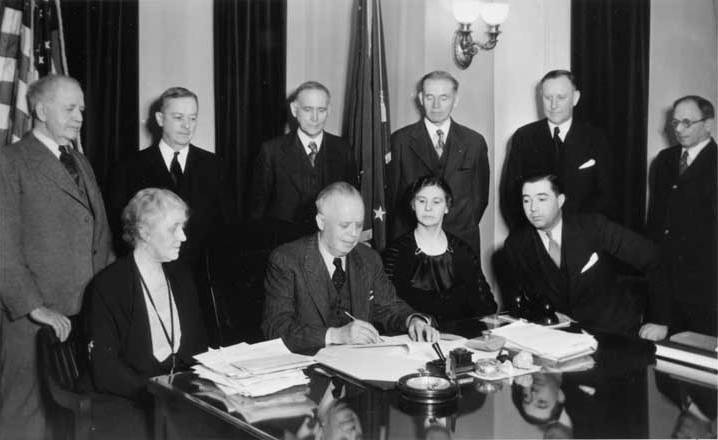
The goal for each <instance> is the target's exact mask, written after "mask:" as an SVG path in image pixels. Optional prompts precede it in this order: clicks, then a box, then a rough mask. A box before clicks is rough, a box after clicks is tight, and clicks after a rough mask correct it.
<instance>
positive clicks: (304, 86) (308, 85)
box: [289, 81, 332, 102]
mask: <svg viewBox="0 0 718 440" xmlns="http://www.w3.org/2000/svg"><path fill="white" fill-rule="evenodd" d="M305 90H321V91H322V92H324V93H326V94H327V98H329V99H331V98H332V94H331V93H329V89H328V88H327V86H325V85H324V84H322V83H320V82H319V81H305V82H303V83H301V84H299V87H297V88H296V89H294V91H293V92H292V94H291V95H289V102H294V101H296V100H297V98H299V94H300V93H302V92H303V91H305Z"/></svg>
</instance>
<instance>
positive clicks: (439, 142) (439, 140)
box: [436, 129, 444, 157]
mask: <svg viewBox="0 0 718 440" xmlns="http://www.w3.org/2000/svg"><path fill="white" fill-rule="evenodd" d="M436 154H438V155H439V157H441V155H442V154H444V131H443V130H441V129H439V130H436Z"/></svg>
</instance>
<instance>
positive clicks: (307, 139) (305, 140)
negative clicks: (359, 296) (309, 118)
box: [297, 128, 333, 267]
mask: <svg viewBox="0 0 718 440" xmlns="http://www.w3.org/2000/svg"><path fill="white" fill-rule="evenodd" d="M297 136H299V142H301V143H302V146H303V147H304V152H305V153H307V154H309V153H311V152H312V150H311V149H309V144H310V143H312V142H314V143H315V144H317V152H319V149H320V148H322V140H324V130H322V131H320V132H319V134H318V135H317V136H316V137H311V136H309V135H308V134H306V133H305V132H303V131H302V129H301V128H297ZM332 267H333V266H332Z"/></svg>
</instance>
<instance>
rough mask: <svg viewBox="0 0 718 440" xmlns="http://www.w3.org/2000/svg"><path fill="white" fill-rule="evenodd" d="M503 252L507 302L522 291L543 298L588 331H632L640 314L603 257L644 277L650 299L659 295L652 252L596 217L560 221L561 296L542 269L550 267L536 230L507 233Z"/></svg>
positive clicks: (655, 257)
mask: <svg viewBox="0 0 718 440" xmlns="http://www.w3.org/2000/svg"><path fill="white" fill-rule="evenodd" d="M504 249H505V250H506V256H507V260H508V262H509V265H510V268H511V269H512V270H513V272H512V273H513V280H512V281H513V282H509V283H508V285H507V293H508V297H509V298H513V297H515V296H516V295H518V294H519V293H520V291H521V289H523V290H524V291H526V292H527V293H528V294H530V295H531V296H538V297H545V298H547V299H548V300H549V301H550V302H551V303H552V304H553V305H554V307H555V308H556V310H558V311H559V312H562V313H565V314H567V315H569V316H570V317H572V318H574V319H576V320H577V321H579V322H580V323H581V324H583V325H586V326H588V327H592V328H596V329H599V330H603V331H607V332H613V333H631V332H633V331H635V330H637V325H638V318H639V310H637V309H636V307H635V304H634V301H632V300H631V298H630V297H629V296H628V295H627V292H626V291H625V290H624V289H623V288H622V286H621V285H620V284H619V283H618V278H617V274H616V271H615V268H614V267H613V264H612V263H611V261H610V259H609V258H608V255H611V256H613V257H615V258H617V259H618V260H620V261H623V262H625V263H628V264H630V265H631V266H633V267H634V268H636V269H639V270H641V271H643V272H644V273H646V274H647V275H648V277H649V281H650V290H651V293H652V294H654V295H659V294H660V291H659V292H656V291H657V290H660V288H661V284H660V283H661V279H660V265H659V258H658V252H657V249H656V247H655V246H654V245H653V243H651V242H650V241H649V240H647V239H645V238H643V237H642V236H640V235H638V234H636V233H634V232H632V231H630V230H628V229H626V228H623V227H622V226H620V225H618V224H616V223H613V222H611V221H609V220H608V219H606V218H605V217H604V216H602V215H600V214H577V215H574V216H568V215H566V216H564V217H563V229H562V237H561V269H562V271H565V274H567V276H568V288H567V290H566V291H565V292H566V293H562V287H561V285H560V284H559V283H558V282H556V277H552V276H551V273H550V272H549V270H548V268H547V266H546V261H549V263H548V264H553V263H550V261H551V260H548V251H547V250H546V248H545V247H544V245H543V243H542V241H541V238H540V237H539V235H538V232H537V231H536V229H535V228H533V227H532V226H530V225H528V226H524V227H522V228H519V229H517V230H516V231H514V232H512V233H511V234H510V235H509V237H508V238H507V239H506V242H505V244H504ZM592 260H594V261H592Z"/></svg>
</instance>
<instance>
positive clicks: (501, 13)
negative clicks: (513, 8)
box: [481, 2, 509, 26]
mask: <svg viewBox="0 0 718 440" xmlns="http://www.w3.org/2000/svg"><path fill="white" fill-rule="evenodd" d="M508 16H509V4H508V3H500V2H487V3H484V4H482V5H481V19H482V20H484V22H485V23H486V24H488V25H491V26H495V25H500V24H502V23H503V22H504V21H506V18H507V17H508Z"/></svg>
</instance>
